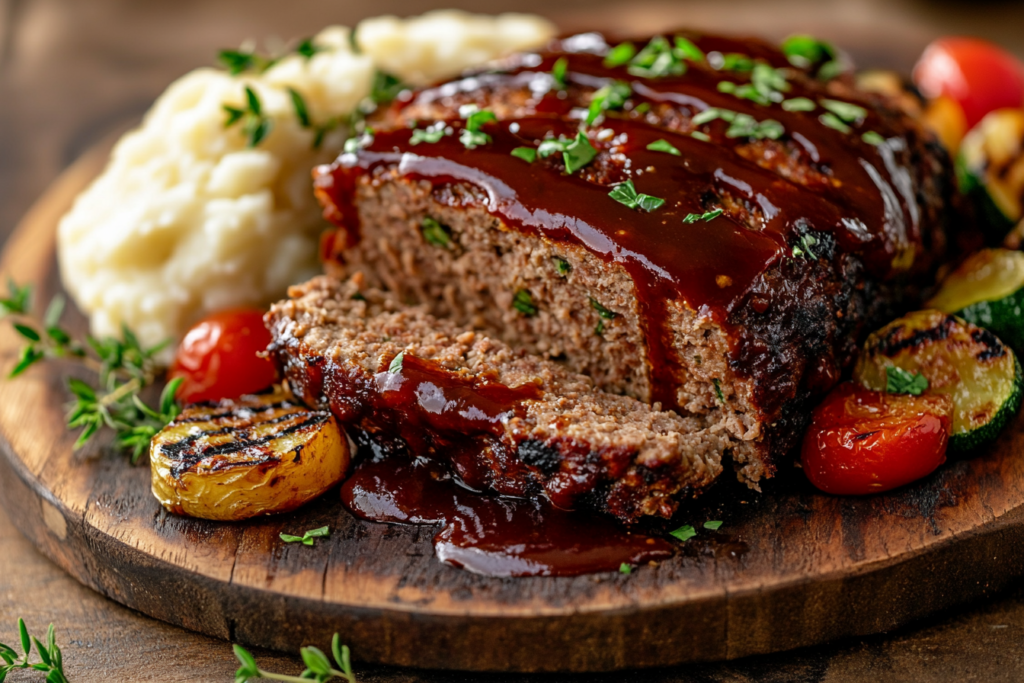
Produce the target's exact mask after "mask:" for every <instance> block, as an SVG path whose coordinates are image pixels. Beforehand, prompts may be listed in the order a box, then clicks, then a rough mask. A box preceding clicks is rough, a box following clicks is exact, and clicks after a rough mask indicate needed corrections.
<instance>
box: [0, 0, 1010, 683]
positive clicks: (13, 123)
mask: <svg viewBox="0 0 1024 683" xmlns="http://www.w3.org/2000/svg"><path fill="white" fill-rule="evenodd" d="M432 4H435V3H434V2H418V1H416V0H378V1H377V2H375V3H373V4H372V6H368V4H366V3H355V2H330V1H329V0H303V1H302V2H301V3H296V2H291V3H284V2H280V0H244V1H243V0H216V1H214V0H205V1H203V0H176V1H175V2H156V1H153V0H151V1H148V2H138V1H137V0H134V1H133V0H90V1H89V2H81V1H80V0H79V1H77V2H76V1H75V0H0V239H2V238H5V237H6V236H7V235H8V234H9V233H10V231H11V230H12V229H13V227H14V225H15V223H16V222H17V221H18V220H19V219H20V218H21V216H22V215H23V214H24V213H25V211H26V210H27V209H28V208H29V206H30V205H31V203H32V201H33V200H34V199H35V198H36V197H37V196H38V195H39V194H40V193H41V192H42V190H43V189H44V188H45V187H46V186H47V185H48V184H49V183H50V182H52V181H53V179H54V178H55V177H56V175H57V174H58V173H59V172H60V171H61V169H63V168H64V167H66V166H67V165H68V164H69V163H70V162H71V161H73V160H74V159H75V158H76V157H78V156H79V155H80V154H81V153H82V152H83V151H84V150H86V149H87V148H89V147H90V146H92V145H94V144H95V143H96V142H97V141H99V140H101V139H103V138H104V137H106V136H108V135H110V134H111V133H112V132H115V131H118V130H123V129H124V128H125V127H126V126H129V125H131V124H132V123H133V122H135V121H137V120H138V117H139V116H140V115H141V114H142V112H144V111H145V109H146V107H147V106H148V104H149V103H150V102H151V101H152V99H153V98H154V97H155V96H156V95H157V94H159V92H160V91H161V90H163V88H164V87H166V85H167V84H168V83H169V82H170V81H172V80H173V79H174V78H175V77H177V76H178V75H180V74H182V73H184V72H185V71H187V70H188V69H190V68H193V67H195V66H200V65H203V64H207V63H209V62H210V58H211V57H212V56H213V55H214V53H215V51H216V49H218V48H220V47H224V46H231V45H236V44H238V43H240V42H241V41H242V40H244V39H246V38H249V37H257V38H268V37H279V38H284V39H288V38H293V37H298V36H305V35H309V34H312V33H313V32H315V31H316V30H317V29H318V28H320V27H321V26H323V25H325V24H327V23H350V22H354V21H358V19H359V18H361V17H362V16H366V15H368V14H381V13H387V12H394V13H398V14H409V13H417V12H421V11H423V10H425V9H428V8H429V7H430V6H431V5H432ZM450 4H454V5H458V6H463V7H466V8H467V9H474V10H479V11H488V12H496V11H507V10H520V11H537V12H542V13H545V14H547V15H548V16H550V17H552V18H553V19H555V20H556V21H558V22H559V23H560V24H561V25H562V26H563V27H565V28H567V29H572V28H581V27H591V26H602V27H603V26H614V27H615V28H617V29H621V30H623V31H630V30H635V31H648V30H657V28H658V27H663V26H665V25H670V24H672V25H682V24H688V25H693V26H697V27H705V28H711V29H724V30H731V31H735V32H751V33H760V34H764V35H768V36H775V37H779V36H782V35H784V34H786V33H789V32H794V31H807V32H812V33H816V34H819V35H823V36H825V37H829V38H833V39H836V40H837V41H838V42H840V43H842V44H844V45H848V46H853V47H854V48H855V50H854V51H855V56H856V57H858V58H859V61H860V62H861V63H862V64H865V63H867V64H885V65H889V66H894V67H896V68H901V69H904V70H908V69H909V68H910V66H911V65H912V64H913V60H914V58H915V56H916V55H917V54H918V53H919V52H920V49H921V48H922V47H923V46H924V45H925V44H926V43H927V42H928V41H929V40H930V39H932V38H933V37H935V36H938V35H942V34H946V33H970V34H977V35H983V36H986V37H989V38H991V39H993V40H996V41H998V42H1000V43H1002V44H1004V45H1007V46H1009V47H1010V48H1011V49H1013V50H1014V51H1015V52H1017V53H1018V54H1020V55H1024V30H1022V29H1024V5H1021V4H1017V3H999V2H986V3H971V4H967V3H952V2H942V3H936V2H932V3H927V2H911V1H908V0H888V1H885V0H848V1H845V2H836V1H822V2H813V1H812V0H782V1H780V2H773V3H768V2H763V1H758V0H730V2H722V1H721V0H719V1H717V2H715V1H713V0H702V1H694V2H675V3H672V2H667V1H666V2H651V1H644V2H637V1H635V0H634V1H631V2H629V3H625V2H619V3H602V2H593V1H587V0H568V1H566V0H562V1H558V0H555V1H552V0H547V1H543V0H462V1H461V2H453V3H450ZM19 616H23V617H24V618H25V619H26V621H27V622H28V624H29V626H30V628H31V629H32V630H33V631H37V632H41V631H44V630H45V627H46V625H47V624H48V623H50V622H54V623H55V624H56V625H57V630H58V642H59V643H60V644H61V645H62V647H63V649H64V653H65V661H66V662H67V666H66V670H67V672H68V674H69V677H70V678H71V680H73V681H121V680H139V681H149V680H152V681H200V680H201V681H230V680H232V676H233V672H234V670H235V668H236V662H235V659H234V657H233V655H232V653H231V648H230V646H229V645H228V644H227V643H225V642H222V641H217V640H213V639H210V638H206V637H203V636H199V635H196V634H193V633H190V632H187V631H182V630H180V629H176V628H174V627H171V626H168V625H165V624H163V623H160V622H157V621H154V620H152V619H149V618H147V617H144V616H142V615H139V614H137V613H135V612H132V611H130V610H127V609H124V608H122V607H120V606H119V605H117V604H115V603H113V602H110V601H108V600H106V599H105V598H103V597H101V596H99V595H97V594H95V593H93V592H92V591H90V590H89V589H87V588H84V587H82V586H81V585H79V584H77V583H76V582H75V581H74V580H72V579H71V578H69V577H67V576H66V575H64V574H63V573H62V572H61V571H60V570H59V569H58V568H57V567H56V566H54V565H53V564H51V563H50V562H49V561H48V560H46V559H45V558H43V557H42V556H41V555H39V554H38V553H37V552H36V551H35V550H34V549H33V548H32V546H31V545H30V544H29V543H28V542H27V541H26V540H24V539H23V538H22V537H21V536H20V535H18V533H17V532H16V531H14V530H13V528H12V527H11V525H10V523H9V521H8V520H7V518H6V517H5V516H4V515H3V513H0V642H9V643H10V642H14V641H15V640H16V639H17V637H16V633H15V622H16V620H17V618H18V617H19ZM1022 646H1024V589H1021V590H1018V591H1013V592H1011V593H1009V594H1005V595H1001V596H999V597H997V598H996V599H994V600H991V601H988V602H986V603H984V604H980V605H976V606H974V607H973V608H972V609H969V610H966V611H962V612H959V613H956V614H947V615H943V616H941V617H937V618H934V619H932V620H930V621H929V623H926V624H919V625H917V626H915V627H912V628H908V629H905V630H903V631H901V632H897V633H891V634H887V635H884V636H876V637H872V638H867V639H863V640H858V641H853V642H844V643H837V644H834V645H831V646H827V647H819V648H813V649H809V650H802V651H797V652H791V653H783V654H778V655H772V656H766V657H757V658H753V659H748V660H741V661H737V662H730V663H723V664H716V665H701V666H693V667H687V668H685V669H681V670H656V671H645V672H621V673H615V674H608V675H600V676H599V675H587V676H581V677H578V680H580V681H584V680H586V681H605V680H607V681H641V680H643V681H654V682H659V681H664V682H666V683H668V682H669V681H675V682H683V681H686V682H689V681H693V682H696V681H787V682H789V681H794V682H804V681H807V682H810V681H815V682H816V681H868V680H883V681H888V680H894V681H895V680H898V681H966V680H984V681H1019V680H1024V647H1022ZM257 655H258V657H259V659H260V661H261V663H265V665H266V666H265V668H268V669H270V670H277V671H282V672H298V671H299V670H300V669H301V664H300V663H299V661H298V659H297V658H295V657H289V656H283V655H279V654H274V653H257ZM356 656H358V653H356ZM357 673H359V677H360V680H361V681H364V682H365V681H380V682H385V681H387V682H389V683H397V682H399V681H401V682H403V683H406V682H407V683H413V682H416V681H423V682H427V681H431V682H440V681H492V682H494V683H498V682H502V683H511V682H513V681H526V680H549V681H555V680H558V681H562V680H568V679H569V678H570V677H567V676H547V677H527V676H519V675H491V676H485V675H481V674H459V673H451V672H420V671H409V670H395V669H386V668H381V667H370V666H358V665H357ZM9 680H14V681H23V680H25V681H27V680H36V678H35V677H34V676H33V675H31V674H24V673H22V674H19V675H15V676H13V677H12V678H10V679H9Z"/></svg>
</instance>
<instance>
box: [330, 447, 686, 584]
mask: <svg viewBox="0 0 1024 683" xmlns="http://www.w3.org/2000/svg"><path fill="white" fill-rule="evenodd" d="M341 498H342V502H343V503H344V504H345V506H346V507H347V508H348V509H349V510H351V511H352V512H353V513H354V514H356V515H357V516H359V517H362V518H363V519H368V520H371V521H375V522H393V523H395V522H397V523H404V524H440V525H441V528H440V530H439V531H438V532H437V533H436V534H435V535H434V550H435V552H436V553H437V557H438V558H439V559H440V560H442V561H443V562H446V563H448V564H451V565H454V566H456V567H461V568H463V569H467V570H469V571H472V572H475V573H478V574H486V575H488V576H575V575H578V574H590V573H596V572H615V571H619V569H620V567H621V566H622V565H623V564H626V565H630V566H632V565H639V564H645V563H648V562H651V561H654V560H662V559H667V558H668V557H671V556H672V554H673V548H672V545H671V544H669V543H668V542H666V541H664V540H662V539H657V538H651V537H649V536H644V535H642V534H639V533H633V532H630V531H628V530H626V529H624V528H622V527H620V526H619V525H618V524H616V522H615V521H614V520H613V519H612V518H610V517H605V516H598V515H594V514H587V513H582V512H566V511H564V510H559V509H558V508H556V507H554V506H553V505H551V503H549V502H547V501H546V500H526V499H515V498H501V497H497V496H488V495H483V494H479V493H475V492H473V491H470V490H469V489H466V488H464V487H462V486H459V485H458V484H457V483H455V482H454V481H453V480H452V479H451V478H450V477H449V476H448V475H447V474H444V473H443V471H442V470H440V469H439V468H438V467H437V465H436V463H429V462H426V461H412V460H405V459H398V458H387V459H385V460H381V461H376V462H375V461H369V462H365V463H363V464H362V465H360V466H359V467H358V468H357V469H356V471H355V472H354V473H353V475H352V476H351V477H350V478H349V479H348V480H347V481H346V482H345V483H344V485H342V488H341Z"/></svg>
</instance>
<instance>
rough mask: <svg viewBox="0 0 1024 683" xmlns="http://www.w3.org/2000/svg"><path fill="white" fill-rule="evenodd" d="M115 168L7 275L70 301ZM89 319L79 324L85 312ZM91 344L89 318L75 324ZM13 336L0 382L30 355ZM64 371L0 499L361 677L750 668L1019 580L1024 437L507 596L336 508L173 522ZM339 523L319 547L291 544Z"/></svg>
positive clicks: (5, 415) (39, 216)
mask: <svg viewBox="0 0 1024 683" xmlns="http://www.w3.org/2000/svg"><path fill="white" fill-rule="evenodd" d="M104 159H105V150H102V151H99V152H96V153H94V154H93V155H91V156H88V157H86V158H85V159H83V160H82V161H80V162H79V163H78V164H77V165H75V166H74V167H72V169H71V170H69V171H68V172H67V173H66V174H65V175H64V176H63V177H62V178H61V179H60V180H59V181H58V182H57V183H56V184H55V185H54V186H53V187H52V189H51V190H50V191H49V192H48V193H47V194H46V195H45V196H44V197H43V198H42V199H41V200H40V201H39V203H38V204H37V205H36V207H35V208H34V209H33V211H32V212H31V213H30V214H29V215H28V217H27V218H26V219H25V221H24V223H23V224H22V225H21V227H20V228H19V230H18V231H17V233H16V234H15V235H14V237H13V238H12V239H11V241H10V243H9V246H8V248H7V250H6V252H5V253H4V255H3V261H2V274H3V277H5V278H6V277H7V276H8V275H9V276H12V277H14V278H15V279H16V280H17V281H19V282H22V283H28V282H33V283H37V285H38V286H37V289H38V290H39V291H38V296H37V305H40V304H45V301H46V300H48V298H49V296H50V295H51V294H52V293H54V292H55V291H58V289H59V282H58V274H57V269H56V262H55V257H54V237H55V229H56V224H57V221H58V219H59V217H60V216H61V215H62V213H63V212H64V211H65V210H66V209H67V207H68V206H69V204H70V202H71V200H72V198H73V197H74V195H75V194H76V193H77V192H78V191H79V190H80V189H81V188H82V187H83V186H84V185H85V184H86V183H87V182H88V181H89V180H90V179H91V178H92V177H94V176H95V174H96V173H97V172H98V170H99V169H100V168H101V166H102V163H103V161H104ZM75 315H76V316H77V314H75ZM75 322H76V324H78V325H79V326H80V327H84V324H83V321H82V320H81V318H80V316H79V317H78V318H77V320H76V321H75ZM8 327H9V326H3V329H2V330H0V359H2V361H3V363H4V365H3V368H4V370H5V371H6V368H7V367H9V366H10V364H12V363H13V362H14V359H15V358H16V354H17V351H18V349H19V347H20V343H19V341H18V339H17V338H16V337H15V335H14V334H13V332H11V330H9V329H8ZM67 372H69V368H66V367H62V366H60V365H58V364H44V365H42V366H40V367H36V368H33V369H32V370H30V371H29V372H28V373H27V374H26V375H25V376H23V377H22V378H19V379H17V380H14V381H5V382H0V434H2V450H3V455H2V457H0V502H2V504H3V505H4V506H5V509H6V511H7V513H8V514H9V515H10V517H11V519H12V520H13V521H14V523H15V524H16V525H17V527H18V528H19V529H20V530H21V531H22V533H24V534H25V535H26V536H27V537H28V538H29V539H31V540H32V542H33V543H35V545H36V546H37V547H38V548H39V549H40V550H41V551H42V552H43V553H45V554H46V555H47V556H48V557H50V558H51V559H53V561H54V562H56V563H57V564H58V565H60V566H61V567H63V568H64V569H65V570H66V571H68V572H69V573H70V574H72V575H73V576H75V577H76V578H77V579H78V580H79V581H81V582H82V583H84V584H86V585H88V586H90V587H92V588H93V589H95V590H97V591H99V592H100V593H102V594H104V595H107V596H109V597H110V598H112V599H114V600H116V601H118V602H120V603H122V604H124V605H127V606H128V607H131V608H133V609H136V610H139V611H141V612H144V613H146V614H149V615H152V616H154V617H157V618H159V619H162V620H164V621H167V622H170V623H172V624H178V625H180V626H183V627H185V628H189V629H192V630H195V631H200V632H202V633H207V634H210V635H214V636H219V637H221V638H224V639H228V640H232V641H234V642H239V643H242V644H245V645H258V646H267V647H272V648H278V649H282V650H288V651H295V650H296V649H297V648H298V647H300V646H301V645H304V644H317V645H320V646H321V647H325V646H326V645H327V644H328V642H329V639H330V636H331V634H333V633H334V632H335V631H337V632H339V633H340V634H341V638H342V641H343V642H346V643H348V644H349V645H350V646H351V647H352V650H353V652H354V653H355V654H356V656H357V657H358V658H359V659H363V660H369V661H377V662H386V663H391V664H398V665H408V666H419V667H430V668H451V669H476V670H521V671H543V670H562V671H569V670H571V671H596V670H608V669H616V668H624V667H644V666H658V665H669V664H677V663H681V662H694V661H707V660H717V659H728V658H735V657H743V656H745V655H750V654H755V653H764V652H771V651H777V650H784V649H788V648H795V647H799V646H804V645H811V644H814V643H821V642H823V641H827V640H830V639H834V638H838V637H841V636H851V635H864V634H869V633H875V632H879V631H885V630H887V629H891V628H893V627H896V626H898V625H900V624H903V623H906V622H908V621H911V620H913V619H918V618H920V617H923V616H925V615H927V614H931V613H933V612H935V611H937V610H941V609H943V608H947V607H950V606H953V605H956V604H960V603H964V602H966V601H968V600H972V599H976V598H978V597H980V596H982V595H985V594H988V593H991V592H994V591H996V590H998V589H1000V588H1001V587H1003V586H1005V585H1007V584H1008V583H1009V582H1010V581H1011V580H1013V579H1015V578H1016V577H1019V576H1022V575H1024V457H1022V455H1024V422H1022V421H1020V420H1018V421H1017V422H1016V423H1015V424H1014V425H1013V426H1012V428H1011V429H1009V430H1007V433H1005V434H1004V435H1003V437H1002V439H1001V440H1000V441H999V442H998V443H997V444H996V445H995V446H994V447H993V448H992V449H991V452H988V453H985V454H983V455H981V456H979V457H976V458H974V459H972V460H965V461H958V462H953V463H949V464H947V465H946V466H944V467H943V468H941V470H940V471H939V472H938V473H937V474H935V475H934V476H932V477H930V478H928V479H927V480H925V481H922V482H919V483H918V484H916V485H914V486H910V487H907V488H905V489H903V490H900V491H897V492H895V493H892V494H889V495H879V496H874V497H870V498H836V497H830V496H824V495H819V494H817V493H815V492H814V491H813V490H812V489H811V488H810V487H809V486H808V485H807V484H806V483H805V482H804V481H803V477H802V476H800V474H799V472H795V471H794V472H785V473H783V474H782V476H780V477H779V479H778V480H777V481H775V482H770V485H769V486H767V487H766V491H765V493H764V494H755V493H753V492H749V491H746V490H745V489H740V488H738V487H737V486H732V485H731V484H728V483H727V484H723V485H720V488H723V489H724V490H721V491H719V492H718V493H717V494H714V493H713V494H712V496H711V498H710V499H709V501H710V502H700V503H699V504H695V506H693V507H692V508H690V509H688V510H685V511H683V513H682V514H681V519H680V523H690V524H693V525H694V526H695V527H698V528H699V527H700V526H701V524H702V523H703V522H704V521H705V520H708V519H722V520H724V522H725V523H724V525H723V526H722V529H721V530H720V531H719V532H717V533H712V532H709V531H705V530H703V529H700V533H699V535H698V536H697V538H695V539H693V540H691V541H689V542H688V543H687V544H686V545H685V547H684V549H683V552H681V553H680V554H679V555H678V556H676V557H675V558H673V559H672V560H670V561H667V562H664V563H662V564H660V565H658V566H645V567H640V568H638V569H636V570H634V572H633V573H632V574H630V575H619V574H604V575H592V576H582V577H577V578H518V579H494V578H487V577H481V576H477V575H474V574H470V573H468V572H465V571H462V570H459V569H455V568H452V567H449V566H446V565H443V564H441V563H440V562H438V561H437V559H436V558H435V557H434V554H433V549H432V546H431V537H432V534H433V529H432V528H430V527H405V526H391V525H384V524H373V523H369V522H363V521H360V520H357V519H355V518H354V517H353V516H351V515H350V514H349V513H348V512H346V511H345V510H344V509H343V508H342V506H341V504H340V501H339V499H338V494H337V491H331V492H329V493H328V494H326V495H325V496H324V497H323V498H321V499H320V500H319V501H317V502H315V503H313V504H311V505H309V506H307V507H306V508H304V509H302V510H299V511H298V512H296V513H291V514H287V515H283V516H279V517H273V518H267V519H262V520H256V521H252V522H247V523H241V524H229V523H213V522H206V521H202V520H196V519H187V518H182V517H175V516H173V515H170V514H168V513H166V512H165V511H164V510H163V509H162V508H161V507H160V506H159V505H158V504H157V502H156V500H155V499H154V498H153V497H152V495H150V491H149V468H148V467H147V466H145V465H143V466H139V467H132V466H131V465H129V464H128V462H127V460H126V459H125V458H124V457H122V456H119V455H117V454H116V453H113V452H108V451H106V450H104V449H96V450H95V451H94V452H92V453H91V454H90V453H74V452H73V451H72V443H73V442H74V435H72V434H70V433H68V431H67V430H66V429H65V426H64V410H65V402H66V400H67V395H66V394H65V391H64V383H65V376H66V374H67ZM324 525H328V526H330V528H331V537H330V538H329V539H326V540H321V541H319V542H318V543H317V545H316V546H315V547H312V548H311V547H307V546H303V545H301V544H293V545H285V544H283V543H282V542H281V541H280V540H279V539H278V534H279V533H280V532H282V531H284V532H288V533H293V534H294V533H301V532H302V531H303V530H306V529H311V528H314V527H319V526H324Z"/></svg>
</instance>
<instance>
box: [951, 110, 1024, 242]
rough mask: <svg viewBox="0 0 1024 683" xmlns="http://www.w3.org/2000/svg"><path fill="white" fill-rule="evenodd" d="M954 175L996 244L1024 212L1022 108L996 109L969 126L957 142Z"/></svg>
mask: <svg viewBox="0 0 1024 683" xmlns="http://www.w3.org/2000/svg"><path fill="white" fill-rule="evenodd" d="M957 178H958V179H959V182H960V190H961V191H962V192H963V193H964V194H966V195H967V196H969V197H971V198H972V199H973V200H974V202H975V204H976V205H977V207H978V213H979V218H980V219H981V221H982V228H983V229H984V230H985V234H986V236H987V237H988V238H989V239H990V240H992V242H993V243H995V244H998V243H999V242H1001V241H1002V240H1003V238H1004V237H1005V236H1006V233H1008V232H1009V231H1010V229H1011V228H1013V227H1014V226H1015V225H1017V223H1019V222H1020V220H1021V217H1022V215H1024V110H1022V109H997V110H996V111H994V112H992V113H990V114H988V115H987V116H986V117H985V118H983V119H982V120H981V122H979V123H978V125H976V126H975V127H974V128H972V129H971V131H970V132H969V133H968V134H967V136H966V137H965V138H964V140H963V143H962V144H961V145H960V154H959V156H958V158H957Z"/></svg>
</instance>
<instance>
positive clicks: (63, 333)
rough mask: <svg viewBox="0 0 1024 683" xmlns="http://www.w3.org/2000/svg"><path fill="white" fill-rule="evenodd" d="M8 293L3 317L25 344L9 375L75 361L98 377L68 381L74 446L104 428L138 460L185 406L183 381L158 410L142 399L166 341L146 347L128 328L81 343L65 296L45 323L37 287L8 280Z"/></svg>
mask: <svg viewBox="0 0 1024 683" xmlns="http://www.w3.org/2000/svg"><path fill="white" fill-rule="evenodd" d="M7 287H8V295H7V297H6V298H0V317H5V318H7V319H8V320H9V321H10V322H11V324H12V327H13V328H14V331H15V332H17V333H18V334H19V335H20V336H21V337H22V338H23V339H24V340H25V345H24V346H23V347H22V349H21V353H20V354H19V356H18V360H17V362H16V363H15V365H14V367H13V368H12V369H11V370H10V372H9V373H8V377H9V378H14V377H17V376H18V375H21V374H22V373H23V372H25V371H26V370H28V369H29V368H30V367H32V366H33V365H35V364H36V363H39V362H41V361H44V360H55V359H62V360H67V361H72V362H74V363H76V364H78V365H80V366H82V367H84V368H86V369H88V370H90V371H92V372H93V373H95V377H96V379H95V381H94V382H92V383H90V382H86V381H84V380H82V379H79V378H77V377H72V378H69V379H68V389H69V391H70V392H71V394H72V396H73V397H74V403H73V404H72V406H71V409H70V411H69V412H68V427H69V428H71V429H81V432H79V435H78V440H77V441H75V448H76V449H78V448H81V447H82V446H84V445H85V444H87V443H89V441H91V440H92V438H93V437H94V436H95V435H96V434H97V433H99V432H100V431H101V430H103V429H110V430H111V431H112V432H113V433H114V441H115V443H116V444H117V446H118V448H120V449H122V450H124V451H126V452H128V453H130V454H131V461H132V463H133V464H134V463H136V462H138V460H139V458H140V457H141V456H142V454H143V453H144V452H145V451H146V449H147V448H149V442H150V440H151V439H152V438H153V437H154V436H155V435H156V433H157V432H159V431H160V430H161V429H163V427H164V426H165V425H166V424H167V423H168V422H170V421H171V420H173V419H174V418H175V417H176V416H177V414H178V412H179V410H180V408H179V406H178V403H177V402H176V401H175V399H174V394H175V393H176V392H177V390H178V386H180V384H181V381H182V380H181V379H180V378H179V379H175V380H172V381H171V382H169V383H168V384H167V386H166V387H165V388H164V390H163V393H162V395H161V396H160V402H159V403H158V404H157V406H156V407H151V406H149V405H147V404H146V403H145V402H144V401H143V400H142V399H141V398H140V393H141V392H142V390H143V389H145V388H146V387H148V386H149V385H151V384H153V383H154V382H155V381H156V379H157V376H158V372H157V371H158V368H157V364H156V361H155V360H154V358H155V356H156V354H157V353H158V352H159V351H160V350H162V349H163V348H164V347H165V346H166V345H167V342H164V343H162V344H158V345H156V346H152V347H145V346H143V345H142V344H141V343H140V342H139V339H138V337H136V336H135V334H133V333H132V331H131V330H130V329H128V327H126V326H122V328H121V334H122V338H121V339H115V338H113V337H102V338H97V337H93V336H91V335H87V336H86V337H85V339H84V340H79V339H76V338H75V337H74V335H72V333H71V332H70V331H68V330H67V329H66V328H64V327H62V326H61V316H62V315H63V313H64V297H62V296H61V295H59V294H58V295H57V296H55V297H54V298H53V299H52V300H51V301H50V305H49V306H48V307H47V308H46V313H45V315H44V316H43V317H42V318H41V319H40V318H37V317H35V316H34V315H33V314H32V288H31V286H29V285H18V284H17V283H15V282H14V281H13V280H10V281H8V285H7Z"/></svg>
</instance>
